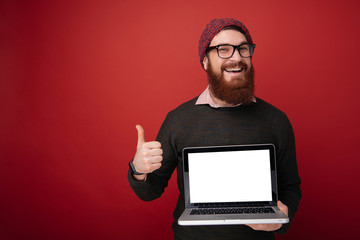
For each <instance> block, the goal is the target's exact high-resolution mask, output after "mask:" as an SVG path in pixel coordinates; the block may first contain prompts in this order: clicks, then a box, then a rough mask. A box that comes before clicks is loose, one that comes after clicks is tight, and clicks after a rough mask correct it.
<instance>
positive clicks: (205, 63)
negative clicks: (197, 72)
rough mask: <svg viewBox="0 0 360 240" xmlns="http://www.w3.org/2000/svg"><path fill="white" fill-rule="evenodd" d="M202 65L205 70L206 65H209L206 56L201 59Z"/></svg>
mask: <svg viewBox="0 0 360 240" xmlns="http://www.w3.org/2000/svg"><path fill="white" fill-rule="evenodd" d="M203 65H204V69H205V71H206V70H207V69H208V65H209V59H208V58H207V56H205V57H204V59H203Z"/></svg>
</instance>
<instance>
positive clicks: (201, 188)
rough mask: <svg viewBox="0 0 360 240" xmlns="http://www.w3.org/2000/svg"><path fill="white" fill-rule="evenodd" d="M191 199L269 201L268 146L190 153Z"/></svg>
mask: <svg viewBox="0 0 360 240" xmlns="http://www.w3.org/2000/svg"><path fill="white" fill-rule="evenodd" d="M188 159H189V162H188V163H189V184H190V186H189V188H190V202H191V203H208V202H242V201H244V202H252V201H271V200H272V190H271V169H270V152H269V150H248V151H229V152H206V153H189V155H188Z"/></svg>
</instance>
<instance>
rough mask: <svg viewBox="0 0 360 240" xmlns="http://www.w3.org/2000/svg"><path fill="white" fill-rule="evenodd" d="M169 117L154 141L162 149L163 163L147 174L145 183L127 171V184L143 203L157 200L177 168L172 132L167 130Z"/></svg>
mask: <svg viewBox="0 0 360 240" xmlns="http://www.w3.org/2000/svg"><path fill="white" fill-rule="evenodd" d="M169 121H170V120H169V115H168V116H167V117H166V119H165V121H164V122H163V124H162V126H161V128H160V130H159V133H158V135H157V137H156V141H159V142H160V143H161V148H162V149H163V161H162V165H161V167H160V168H159V169H157V170H155V171H154V172H152V173H149V174H147V178H146V181H144V182H140V181H137V180H136V179H134V177H133V176H132V174H131V171H130V169H129V171H128V176H127V178H128V182H129V184H130V186H131V188H132V189H133V191H134V192H135V194H136V195H137V196H138V197H139V198H140V199H142V200H144V201H152V200H154V199H156V198H159V197H160V196H161V195H162V193H163V192H164V190H165V188H166V187H167V186H168V181H169V179H170V177H171V175H172V173H173V172H174V170H175V168H176V166H177V155H176V150H175V144H174V141H173V137H172V134H173V133H172V131H170V130H169V129H168V127H167V126H168V122H169Z"/></svg>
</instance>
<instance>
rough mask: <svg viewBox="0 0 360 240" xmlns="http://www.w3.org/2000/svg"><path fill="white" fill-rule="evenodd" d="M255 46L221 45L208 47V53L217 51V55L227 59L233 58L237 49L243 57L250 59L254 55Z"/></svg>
mask: <svg viewBox="0 0 360 240" xmlns="http://www.w3.org/2000/svg"><path fill="white" fill-rule="evenodd" d="M255 46H256V45H255V44H250V43H243V44H240V45H237V46H235V45H231V44H221V45H217V46H212V47H208V48H207V50H206V53H207V52H209V51H211V50H213V49H216V51H217V54H218V56H219V57H220V58H223V59H227V58H231V57H232V56H233V55H234V52H235V49H237V50H238V51H239V54H240V56H241V57H244V58H249V57H251V56H252V55H253V53H254V49H255Z"/></svg>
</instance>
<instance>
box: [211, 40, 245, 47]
mask: <svg viewBox="0 0 360 240" xmlns="http://www.w3.org/2000/svg"><path fill="white" fill-rule="evenodd" d="M245 43H248V41H242V42H241V43H240V44H238V45H234V44H231V43H219V44H216V45H214V46H209V47H215V46H219V45H233V46H239V45H241V44H245Z"/></svg>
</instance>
